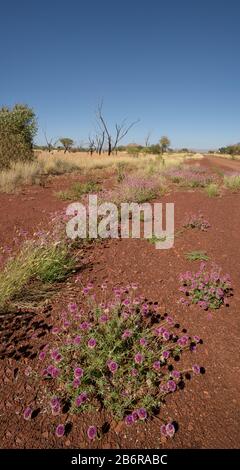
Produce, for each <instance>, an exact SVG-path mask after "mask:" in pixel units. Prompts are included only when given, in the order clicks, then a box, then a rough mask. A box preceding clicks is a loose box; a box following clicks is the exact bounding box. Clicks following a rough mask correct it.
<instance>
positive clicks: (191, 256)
mask: <svg viewBox="0 0 240 470" xmlns="http://www.w3.org/2000/svg"><path fill="white" fill-rule="evenodd" d="M185 256H186V258H187V260H188V261H208V260H209V257H208V256H207V254H206V252H205V251H191V252H190V253H185Z"/></svg>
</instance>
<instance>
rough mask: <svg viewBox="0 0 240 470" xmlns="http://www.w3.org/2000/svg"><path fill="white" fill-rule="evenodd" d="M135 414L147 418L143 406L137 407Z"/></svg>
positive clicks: (140, 417)
mask: <svg viewBox="0 0 240 470" xmlns="http://www.w3.org/2000/svg"><path fill="white" fill-rule="evenodd" d="M137 414H138V417H139V419H146V418H147V411H146V410H145V408H139V410H137Z"/></svg>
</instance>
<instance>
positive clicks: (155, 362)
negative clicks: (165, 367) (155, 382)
mask: <svg viewBox="0 0 240 470" xmlns="http://www.w3.org/2000/svg"><path fill="white" fill-rule="evenodd" d="M153 369H154V370H160V369H161V362H160V361H154V363H153Z"/></svg>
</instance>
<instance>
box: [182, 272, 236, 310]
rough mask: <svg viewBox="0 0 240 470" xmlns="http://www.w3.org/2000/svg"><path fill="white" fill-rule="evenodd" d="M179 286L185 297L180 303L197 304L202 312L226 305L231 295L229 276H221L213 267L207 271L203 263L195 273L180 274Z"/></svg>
mask: <svg viewBox="0 0 240 470" xmlns="http://www.w3.org/2000/svg"><path fill="white" fill-rule="evenodd" d="M180 284H181V287H180V288H179V290H180V291H181V292H183V293H184V294H185V295H186V298H184V297H182V298H181V299H180V302H181V303H183V304H186V305H189V303H192V304H197V305H199V307H201V308H203V309H204V310H207V309H208V308H213V309H218V308H219V307H221V305H222V304H228V297H229V296H230V295H231V293H232V288H231V282H230V276H229V274H226V275H223V274H221V269H220V268H219V267H217V266H215V265H212V267H211V269H210V270H209V271H208V270H207V266H206V264H205V263H201V266H200V269H199V270H198V271H197V272H196V273H192V272H190V271H187V272H185V273H183V274H181V275H180Z"/></svg>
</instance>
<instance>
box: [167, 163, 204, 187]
mask: <svg viewBox="0 0 240 470" xmlns="http://www.w3.org/2000/svg"><path fill="white" fill-rule="evenodd" d="M165 173H166V176H168V177H169V178H170V179H171V180H172V181H173V183H178V184H180V185H182V186H189V187H191V188H197V187H205V186H207V185H208V184H209V183H210V182H211V181H212V179H213V178H212V176H211V175H209V174H207V173H206V171H205V170H204V169H203V168H193V167H191V168H189V167H183V168H172V169H169V170H167V171H166V172H165Z"/></svg>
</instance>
